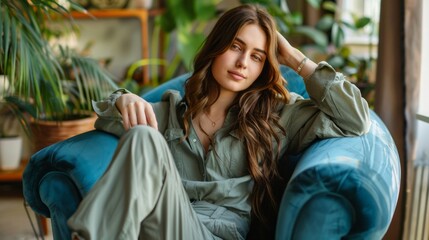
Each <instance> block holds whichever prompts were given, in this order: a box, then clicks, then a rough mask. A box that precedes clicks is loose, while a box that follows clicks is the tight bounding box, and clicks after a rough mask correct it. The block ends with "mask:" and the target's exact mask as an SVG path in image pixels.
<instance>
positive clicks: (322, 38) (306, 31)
mask: <svg viewBox="0 0 429 240" xmlns="http://www.w3.org/2000/svg"><path fill="white" fill-rule="evenodd" d="M296 32H297V33H300V34H302V35H304V36H307V37H308V38H310V39H312V40H313V41H314V42H315V43H316V44H317V45H319V46H321V47H326V46H327V45H328V38H327V36H326V34H325V33H324V32H322V31H320V30H318V29H315V28H312V27H308V26H298V27H296Z"/></svg>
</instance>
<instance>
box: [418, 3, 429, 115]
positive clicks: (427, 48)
mask: <svg viewBox="0 0 429 240" xmlns="http://www.w3.org/2000/svg"><path fill="white" fill-rule="evenodd" d="M422 4H423V13H427V12H429V2H428V1H423V2H422ZM427 66H429V16H428V14H422V61H421V73H420V101H419V110H418V112H417V118H418V119H419V120H422V121H425V122H427V123H429V94H428V93H427V91H428V89H429V78H428V77H429V69H428V68H427Z"/></svg>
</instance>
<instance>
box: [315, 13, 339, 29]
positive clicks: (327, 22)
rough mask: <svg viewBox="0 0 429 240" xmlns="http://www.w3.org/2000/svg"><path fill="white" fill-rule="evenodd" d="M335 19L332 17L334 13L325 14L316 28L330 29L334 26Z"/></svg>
mask: <svg viewBox="0 0 429 240" xmlns="http://www.w3.org/2000/svg"><path fill="white" fill-rule="evenodd" d="M334 22H335V19H334V18H333V17H332V15H324V16H323V17H322V18H320V20H319V21H318V22H317V24H316V28H317V29H320V30H322V31H328V30H329V29H331V28H332V25H333V24H334Z"/></svg>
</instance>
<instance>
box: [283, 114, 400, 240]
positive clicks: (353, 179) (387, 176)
mask: <svg viewBox="0 0 429 240" xmlns="http://www.w3.org/2000/svg"><path fill="white" fill-rule="evenodd" d="M371 121H372V125H371V128H370V131H369V132H368V133H367V134H365V135H363V136H360V137H344V138H331V139H325V140H321V141H318V142H316V143H314V144H312V145H311V146H310V147H309V148H308V149H306V151H305V152H304V153H303V155H302V156H301V157H300V159H299V161H298V163H297V166H296V168H295V170H294V172H293V174H292V177H291V179H290V181H289V183H288V186H287V188H286V190H285V192H284V195H283V198H282V202H281V206H280V212H279V218H278V222H277V232H276V239H299V238H300V237H297V236H305V235H306V234H313V235H311V236H316V235H317V237H318V238H320V239H332V237H334V236H335V237H336V238H335V239H340V238H341V237H343V236H347V239H355V238H356V239H381V238H382V237H383V235H384V234H385V233H386V231H387V228H388V226H389V224H390V222H391V219H392V216H393V213H394V211H395V208H396V203H397V199H398V195H399V187H400V175H401V173H400V161H399V155H398V152H397V150H396V146H395V144H394V142H393V139H392V137H391V135H390V133H389V131H388V130H387V128H386V127H385V126H384V124H383V123H382V121H381V120H380V119H379V118H378V116H377V115H376V114H375V113H374V112H372V111H371ZM332 204H334V205H336V206H332ZM330 228H331V229H330ZM332 228H335V229H334V230H332ZM319 230H320V231H319ZM329 231H330V232H329ZM314 234H316V235H314ZM335 234H337V235H335ZM339 234H344V235H342V236H339Z"/></svg>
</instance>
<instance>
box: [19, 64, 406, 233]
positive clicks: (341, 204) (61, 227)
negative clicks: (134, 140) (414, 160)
mask: <svg viewBox="0 0 429 240" xmlns="http://www.w3.org/2000/svg"><path fill="white" fill-rule="evenodd" d="M281 72H282V74H283V76H284V77H285V79H286V80H287V82H288V84H287V88H288V89H289V90H290V91H293V92H297V93H298V94H300V95H302V96H304V97H306V98H308V94H307V92H306V90H305V85H304V83H303V80H302V78H301V77H300V76H299V75H297V74H296V73H295V72H294V71H293V70H291V69H289V68H287V67H284V66H282V68H281ZM188 77H189V74H185V75H182V76H179V77H177V78H175V79H172V80H170V81H168V82H166V83H164V84H162V85H160V86H159V87H157V88H155V89H153V90H151V91H149V92H147V93H145V94H144V95H143V97H144V98H145V99H146V100H148V101H150V102H156V101H159V99H160V97H161V95H162V94H163V93H164V92H165V91H166V90H167V89H176V90H179V91H181V92H182V94H183V84H184V83H185V81H186V79H187V78H188ZM371 121H372V126H371V129H370V131H369V133H367V134H366V135H364V136H360V137H344V138H331V139H324V140H319V141H317V142H315V143H314V144H313V145H311V146H310V147H309V148H308V149H306V150H305V151H304V152H303V153H302V154H300V155H297V156H288V157H287V158H286V159H287V161H288V163H292V164H289V165H292V166H293V167H294V169H293V173H292V177H291V179H290V181H289V183H288V185H287V187H286V190H285V192H284V195H283V198H282V202H281V206H280V212H279V217H278V220H277V232H276V239H312V238H313V237H317V239H342V238H345V239H381V238H382V236H383V235H384V234H385V232H386V231H387V228H388V226H389V224H390V221H391V219H392V216H393V213H394V210H395V207H396V202H397V198H398V195H399V186H400V176H401V173H400V163H399V157H398V153H397V150H396V147H395V144H394V142H393V139H392V137H391V135H390V133H389V131H388V130H387V129H386V127H385V126H384V124H383V122H382V121H381V120H380V118H378V116H377V115H376V114H375V113H374V112H371ZM117 143H118V139H117V138H116V137H115V136H113V135H110V134H108V133H105V132H101V131H97V130H94V131H90V132H86V133H83V134H80V135H77V136H75V137H72V138H70V139H67V140H65V141H61V142H58V143H56V144H54V145H51V146H49V147H46V148H44V149H42V150H40V151H39V152H37V153H35V154H34V155H33V156H32V157H31V159H30V161H29V163H28V165H27V167H26V169H25V171H24V175H23V193H24V197H25V200H26V201H27V202H28V203H29V205H30V206H31V208H32V209H33V210H34V211H35V212H37V213H39V214H41V215H44V216H46V217H51V222H52V229H53V235H54V239H69V238H70V231H69V229H68V227H67V225H66V221H67V219H68V218H69V217H70V216H71V215H72V213H73V212H74V211H75V210H76V208H77V206H78V205H79V202H80V201H81V199H82V198H83V197H84V196H85V195H86V193H87V192H88V191H89V190H90V189H91V187H92V186H93V185H94V183H95V182H96V181H97V180H98V179H99V178H100V176H101V175H102V174H103V173H104V171H105V170H106V168H107V167H108V165H109V163H110V160H111V158H112V156H113V153H114V150H115V148H116V146H117ZM308 234H311V235H308ZM309 237H310V238H309Z"/></svg>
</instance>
